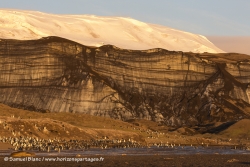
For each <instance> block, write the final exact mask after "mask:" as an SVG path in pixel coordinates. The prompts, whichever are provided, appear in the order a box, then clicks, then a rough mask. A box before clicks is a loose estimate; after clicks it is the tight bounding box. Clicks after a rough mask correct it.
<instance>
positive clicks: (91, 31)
mask: <svg viewBox="0 0 250 167" xmlns="http://www.w3.org/2000/svg"><path fill="white" fill-rule="evenodd" d="M0 29H1V31H0V38H5V39H20V40H27V39H39V38H41V37H46V36H59V37H63V38H67V39H70V40H73V41H76V42H79V43H81V44H83V45H89V46H101V45H105V44H111V45H115V46H117V47H120V48H124V49H135V50H144V49H151V48H164V49H167V50H174V51H185V52H197V53H202V52H210V53H222V52H224V51H222V50H220V49H219V48H217V47H216V46H215V45H214V44H213V43H211V42H210V41H209V40H208V39H207V38H206V37H204V36H201V35H196V34H192V33H188V32H184V31H180V30H175V29H172V28H169V27H164V26H160V25H154V24H148V23H144V22H141V21H138V20H134V19H132V18H124V17H101V16H94V15H55V14H47V13H42V12H37V11H22V10H6V9H4V10H0Z"/></svg>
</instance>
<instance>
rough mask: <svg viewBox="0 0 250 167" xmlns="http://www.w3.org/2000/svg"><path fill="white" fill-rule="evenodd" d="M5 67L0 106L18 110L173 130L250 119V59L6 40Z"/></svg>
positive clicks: (0, 61)
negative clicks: (137, 120) (135, 120)
mask: <svg viewBox="0 0 250 167" xmlns="http://www.w3.org/2000/svg"><path fill="white" fill-rule="evenodd" d="M0 67H1V68H0V70H1V72H0V102H1V103H4V104H7V105H9V106H12V107H17V108H25V109H29V110H35V111H42V112H44V111H54V112H83V113H88V114H92V115H99V116H107V117H111V118H117V119H122V120H127V119H131V118H143V119H148V120H154V121H157V122H161V123H164V124H167V125H171V126H179V125H197V124H207V123H211V122H215V121H234V120H238V119H241V118H245V117H249V116H250V84H249V83H250V57H249V56H248V55H240V54H233V53H228V54H208V53H204V54H194V53H183V52H173V51H167V50H164V49H151V50H145V51H139V50H138V51H136V50H123V49H120V48H116V47H115V46H111V45H106V46H102V47H99V48H95V47H88V46H83V45H81V44H78V43H75V42H73V41H69V40H66V39H63V38H59V37H47V38H42V39H39V40H28V41H21V40H20V41H19V40H6V39H1V41H0Z"/></svg>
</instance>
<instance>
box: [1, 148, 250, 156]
mask: <svg viewBox="0 0 250 167" xmlns="http://www.w3.org/2000/svg"><path fill="white" fill-rule="evenodd" d="M11 152H13V151H11V150H7V151H4V150H2V151H0V156H8V155H10V153H11ZM28 152H34V153H35V154H36V156H76V155H77V154H80V155H108V156H112V155H114V156H116V155H125V154H126V155H142V156H143V155H192V154H249V155H250V150H241V149H231V148H230V147H191V146H185V147H181V146H180V147H174V148H168V147H150V148H126V149H121V148H111V149H99V148H90V149H86V150H62V151H61V152H60V153H59V152H56V151H51V152H37V151H28Z"/></svg>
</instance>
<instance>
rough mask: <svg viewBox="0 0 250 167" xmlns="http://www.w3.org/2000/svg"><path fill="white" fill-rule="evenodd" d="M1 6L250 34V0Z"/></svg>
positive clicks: (88, 0)
mask: <svg viewBox="0 0 250 167" xmlns="http://www.w3.org/2000/svg"><path fill="white" fill-rule="evenodd" d="M0 8H13V9H23V10H38V11H41V12H47V13H55V14H94V15H101V16H123V17H131V18H134V19H137V20H140V21H143V22H148V23H154V24H161V25H165V26H168V27H172V28H176V29H179V30H184V31H188V32H192V33H196V34H202V35H208V36H211V35H217V36H218V35H220V36H250V0H41V1H40V0H1V2H0Z"/></svg>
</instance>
